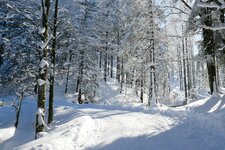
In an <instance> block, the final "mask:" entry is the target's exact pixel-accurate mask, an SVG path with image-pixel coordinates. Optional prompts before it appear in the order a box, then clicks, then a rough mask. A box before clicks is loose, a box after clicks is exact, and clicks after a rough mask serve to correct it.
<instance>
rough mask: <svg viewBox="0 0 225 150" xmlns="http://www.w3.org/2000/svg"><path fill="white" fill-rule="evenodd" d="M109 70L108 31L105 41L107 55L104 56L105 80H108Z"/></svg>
mask: <svg viewBox="0 0 225 150" xmlns="http://www.w3.org/2000/svg"><path fill="white" fill-rule="evenodd" d="M107 70H108V32H106V43H105V57H104V80H105V82H106V80H107Z"/></svg>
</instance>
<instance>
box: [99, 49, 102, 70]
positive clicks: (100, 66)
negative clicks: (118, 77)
mask: <svg viewBox="0 0 225 150" xmlns="http://www.w3.org/2000/svg"><path fill="white" fill-rule="evenodd" d="M99 55H100V58H99V68H100V69H101V68H102V51H101V50H100V54H99Z"/></svg>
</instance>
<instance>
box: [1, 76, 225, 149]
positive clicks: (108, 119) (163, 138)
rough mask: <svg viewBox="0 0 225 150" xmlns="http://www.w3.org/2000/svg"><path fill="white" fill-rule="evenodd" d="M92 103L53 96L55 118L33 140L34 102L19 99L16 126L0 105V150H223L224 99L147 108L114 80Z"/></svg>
mask: <svg viewBox="0 0 225 150" xmlns="http://www.w3.org/2000/svg"><path fill="white" fill-rule="evenodd" d="M101 89H102V90H101V92H100V93H99V95H100V97H99V99H98V102H97V103H96V104H85V105H77V104H74V103H72V102H71V101H72V100H73V98H72V96H70V95H67V97H63V96H62V97H60V96H59V97H58V98H57V100H55V103H54V105H55V110H54V111H55V115H54V122H53V124H52V125H51V126H49V127H46V130H45V132H44V133H42V134H41V136H42V137H40V138H38V139H37V140H34V122H35V111H36V103H35V101H34V100H32V99H31V98H27V99H25V100H24V102H23V106H22V112H21V118H20V119H21V120H20V123H19V127H18V129H17V130H15V128H14V127H13V121H14V119H15V118H14V117H15V116H14V115H15V112H14V108H12V107H10V106H4V107H0V149H1V150H12V149H18V150H27V149H31V150H97V149H98V150H99V149H102V150H103V149H104V150H139V149H140V150H149V149H152V150H180V149H182V150H224V149H225V142H224V141H225V97H223V96H219V95H217V96H212V97H208V98H204V99H201V100H198V101H195V102H192V103H190V104H188V105H187V106H182V107H177V108H171V107H167V106H165V105H159V106H157V107H149V106H146V105H144V104H141V103H139V102H138V101H137V97H135V95H133V92H131V91H130V90H129V89H128V90H127V92H126V95H125V94H120V93H119V89H118V85H117V83H116V82H115V81H114V80H111V81H110V82H107V83H106V84H103V85H101Z"/></svg>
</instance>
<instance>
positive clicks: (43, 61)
mask: <svg viewBox="0 0 225 150" xmlns="http://www.w3.org/2000/svg"><path fill="white" fill-rule="evenodd" d="M45 67H47V68H49V63H48V61H46V60H44V59H42V60H41V62H40V64H39V68H41V69H43V68H45Z"/></svg>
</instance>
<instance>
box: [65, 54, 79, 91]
mask: <svg viewBox="0 0 225 150" xmlns="http://www.w3.org/2000/svg"><path fill="white" fill-rule="evenodd" d="M69 53H70V58H69V62H70V64H69V66H68V69H67V74H66V86H65V93H67V91H68V84H69V75H70V67H71V62H72V51H70V52H69ZM77 88H78V86H77V87H76V92H78V91H77V90H78V89H77Z"/></svg>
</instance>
